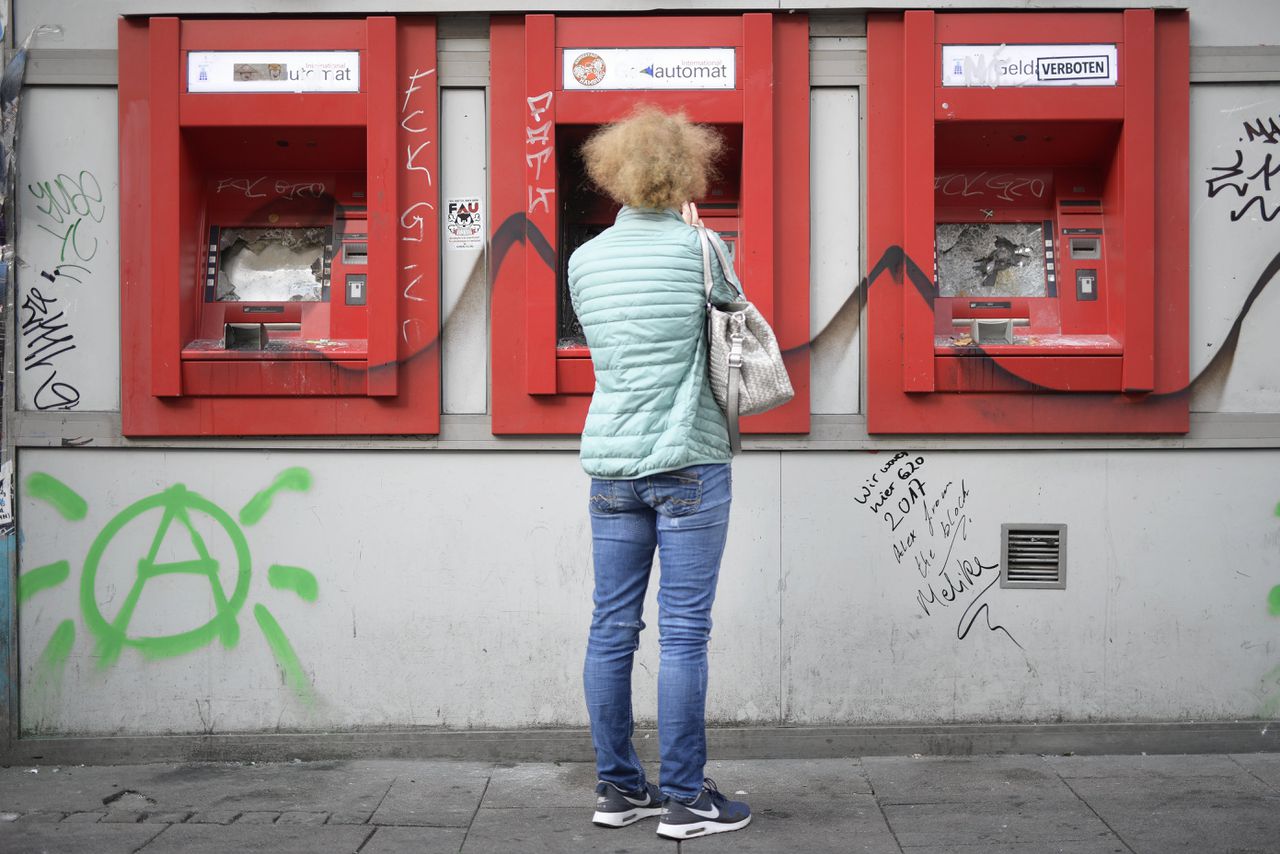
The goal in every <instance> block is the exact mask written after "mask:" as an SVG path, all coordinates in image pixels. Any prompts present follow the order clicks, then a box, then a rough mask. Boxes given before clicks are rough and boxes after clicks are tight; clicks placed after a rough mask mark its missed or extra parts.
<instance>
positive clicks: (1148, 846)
mask: <svg viewBox="0 0 1280 854" xmlns="http://www.w3.org/2000/svg"><path fill="white" fill-rule="evenodd" d="M707 773H708V774H709V775H710V776H712V777H714V778H715V779H716V780H717V781H718V782H719V783H720V785H721V788H722V790H723V791H725V792H726V793H734V792H737V793H743V794H741V797H743V798H744V799H746V800H748V801H749V802H750V803H751V805H752V807H753V809H754V811H755V819H754V821H753V822H752V823H751V825H750V826H749V827H747V828H746V829H744V830H742V831H739V832H737V833H728V834H722V835H719V836H713V837H707V838H704V839H696V840H690V841H688V842H685V843H683V844H682V845H681V846H677V845H676V844H675V843H673V842H670V841H668V840H663V839H660V838H659V837H658V836H657V835H656V834H655V833H654V829H655V827H656V819H648V820H645V821H642V822H640V823H638V824H636V825H633V826H631V827H628V828H623V829H620V830H604V829H600V828H596V827H593V826H592V825H591V824H590V814H591V809H592V805H593V793H592V787H593V784H594V773H593V769H592V767H591V766H590V765H587V764H583V763H525V764H512V763H498V764H493V763H478V762H443V761H409V760H361V761H335V762H293V763H284V764H265V763H263V764H259V763H234V764H182V765H122V766H15V767H10V768H2V769H0V851H2V852H6V854H8V852H14V854H26V852H46V851H48V852H60V854H62V852H66V854H80V853H81V852H84V854H117V852H119V854H132V852H143V854H206V852H209V854H212V852H219V853H220V854H221V852H271V854H294V852H298V854H327V852H339V854H349V852H359V854H390V852H415V854H436V852H441V853H443V852H449V854H459V852H462V854H540V852H548V853H549V854H567V852H610V854H640V852H660V854H714V852H726V851H733V852H769V853H770V854H808V852H840V854H1039V852H1068V854H1177V852H1187V854H1228V852H1229V853H1230V854H1276V852H1280V754H1243V755H1230V756H1225V755H1198V756H1092V757H1060V756H975V757H963V758H955V757H946V758H933V757H874V758H873V757H867V758H864V759H822V760H813V759H804V760H733V761H720V762H712V763H710V765H709V766H708V769H707ZM677 848H679V851H677Z"/></svg>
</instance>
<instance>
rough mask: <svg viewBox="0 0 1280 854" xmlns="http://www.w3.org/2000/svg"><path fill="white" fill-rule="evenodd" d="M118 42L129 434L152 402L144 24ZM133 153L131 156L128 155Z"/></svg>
mask: <svg viewBox="0 0 1280 854" xmlns="http://www.w3.org/2000/svg"><path fill="white" fill-rule="evenodd" d="M117 30H118V36H119V69H118V80H119V133H120V139H119V146H120V152H121V153H122V154H123V155H124V156H122V157H121V158H120V246H121V251H120V299H121V302H122V303H123V304H124V305H125V306H127V307H136V308H135V310H132V311H127V310H126V311H122V312H120V337H121V340H120V362H121V371H122V376H123V379H124V382H122V383H121V389H120V394H121V406H120V409H121V421H122V429H123V432H124V433H125V434H126V435H127V434H130V433H132V432H133V429H132V428H133V426H134V424H133V418H134V413H135V412H137V410H138V407H139V406H141V405H143V404H145V402H146V401H149V400H151V393H152V375H151V360H152V356H153V344H152V337H151V325H152V324H151V305H150V299H149V290H148V286H149V283H150V281H151V263H152V256H151V252H150V251H149V250H148V249H147V248H145V247H147V246H148V240H149V238H148V235H149V233H150V226H151V216H150V212H151V171H150V157H149V151H150V146H151V127H150V111H149V109H148V96H149V94H150V82H149V81H150V79H151V72H150V57H151V52H150V48H149V44H148V32H149V31H148V27H147V24H146V23H145V22H140V21H137V20H135V19H130V18H121V19H120V22H119V26H118V27H117ZM129 152H132V154H129Z"/></svg>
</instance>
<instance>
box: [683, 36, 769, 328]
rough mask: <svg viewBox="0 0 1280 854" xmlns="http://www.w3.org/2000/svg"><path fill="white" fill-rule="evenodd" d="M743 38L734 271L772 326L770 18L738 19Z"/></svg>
mask: <svg viewBox="0 0 1280 854" xmlns="http://www.w3.org/2000/svg"><path fill="white" fill-rule="evenodd" d="M742 36H743V42H744V43H743V46H742V66H743V91H742V93H741V95H740V97H741V99H742V121H743V126H744V127H743V134H742V175H743V181H742V240H741V243H740V244H739V245H740V249H739V254H740V256H741V260H739V261H737V267H738V270H739V271H740V272H741V273H742V281H743V283H744V285H745V286H749V287H750V288H751V293H750V297H751V301H752V302H754V303H755V305H756V307H757V308H758V309H760V311H761V313H762V314H764V316H765V317H766V318H768V319H770V320H772V319H773V298H774V294H773V274H774V265H773V257H774V245H773V244H774V238H775V236H776V235H775V233H774V229H773V222H774V220H773V218H774V212H775V211H774V202H775V198H774V164H775V160H774V147H773V145H774V138H773V109H774V103H773V94H774V93H773V60H774V56H773V16H772V15H770V14H760V13H756V14H749V15H743V16H742ZM699 118H701V117H699ZM757 176H758V177H757ZM752 178H756V180H752Z"/></svg>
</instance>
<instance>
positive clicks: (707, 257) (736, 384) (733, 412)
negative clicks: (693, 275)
mask: <svg viewBox="0 0 1280 854" xmlns="http://www.w3.org/2000/svg"><path fill="white" fill-rule="evenodd" d="M695 227H696V228H697V229H698V239H699V240H700V241H701V243H702V285H703V287H704V288H705V290H706V294H707V358H708V359H710V358H711V289H712V286H713V285H714V280H713V278H712V275H711V248H712V247H715V251H716V254H717V255H719V256H720V269H722V270H726V269H728V268H727V267H726V266H725V264H727V263H728V262H727V261H726V260H725V257H724V253H723V252H721V251H720V247H719V246H716V244H715V241H713V240H711V238H709V237H708V236H707V229H706V226H702V225H699V226H695ZM726 280H727V277H726ZM739 293H741V289H739ZM741 346H742V345H741V343H738V344H736V345H735V347H734V351H736V353H735V352H734V351H731V352H730V355H729V387H728V388H727V389H726V390H725V399H724V408H725V413H724V415H725V422H726V424H727V426H728V428H729V452H730V453H731V454H733V455H734V456H737V455H738V454H740V453H742V433H741V431H740V430H739V428H738V397H739V394H740V389H741V382H742V352H741V350H740V349H739V348H741ZM735 356H736V358H735Z"/></svg>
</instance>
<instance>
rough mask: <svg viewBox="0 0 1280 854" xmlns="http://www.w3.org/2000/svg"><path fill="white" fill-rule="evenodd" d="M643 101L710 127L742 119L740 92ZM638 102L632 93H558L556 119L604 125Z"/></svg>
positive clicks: (653, 95) (660, 95)
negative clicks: (689, 117)
mask: <svg viewBox="0 0 1280 854" xmlns="http://www.w3.org/2000/svg"><path fill="white" fill-rule="evenodd" d="M643 101H644V103H646V104H652V105H653V106H655V107H658V108H659V109H662V110H667V111H671V112H674V111H677V110H683V111H684V112H685V113H687V114H688V115H690V116H697V117H698V121H700V122H707V123H710V124H736V123H738V122H741V121H742V116H743V104H742V93H741V92H738V91H733V92H728V91H725V92H716V91H706V92H698V91H687V92H683V91H682V92H645V93H644V96H643ZM637 103H638V100H637V98H636V93H634V92H581V91H574V90H569V91H557V92H556V93H555V105H554V109H555V119H556V122H557V123H559V124H566V125H594V124H603V123H605V122H611V121H616V120H617V119H618V118H619V117H620V116H625V115H627V114H628V113H630V112H631V110H632V109H634V108H635V105H636V104H637Z"/></svg>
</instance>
